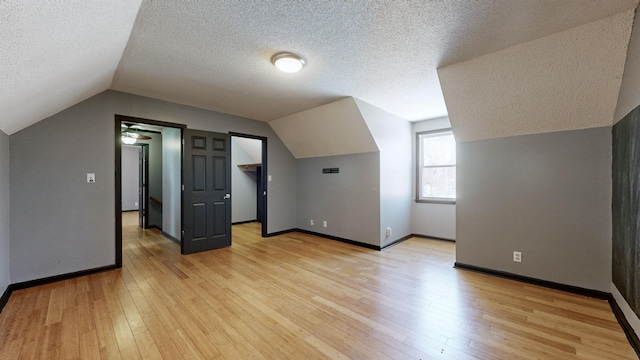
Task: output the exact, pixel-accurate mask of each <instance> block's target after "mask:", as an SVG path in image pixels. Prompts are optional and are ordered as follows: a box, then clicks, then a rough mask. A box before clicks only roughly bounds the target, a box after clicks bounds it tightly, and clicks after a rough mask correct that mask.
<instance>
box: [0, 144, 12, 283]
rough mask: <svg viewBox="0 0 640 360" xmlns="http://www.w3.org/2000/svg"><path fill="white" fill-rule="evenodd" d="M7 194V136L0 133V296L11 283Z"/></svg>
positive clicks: (8, 200)
mask: <svg viewBox="0 0 640 360" xmlns="http://www.w3.org/2000/svg"><path fill="white" fill-rule="evenodd" d="M9 192H10V191H9V136H8V135H7V134H5V133H4V132H2V131H0V294H3V293H4V292H5V290H6V289H7V286H9V284H10V283H11V275H10V267H9V264H10V256H9V254H10V251H11V249H10V240H9V239H10V233H11V231H10V227H9V218H10V207H9V203H10V199H9Z"/></svg>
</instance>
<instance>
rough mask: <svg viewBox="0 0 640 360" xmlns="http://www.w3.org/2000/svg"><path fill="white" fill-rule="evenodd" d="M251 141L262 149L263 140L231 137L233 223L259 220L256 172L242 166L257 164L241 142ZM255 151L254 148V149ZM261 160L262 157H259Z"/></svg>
mask: <svg viewBox="0 0 640 360" xmlns="http://www.w3.org/2000/svg"><path fill="white" fill-rule="evenodd" d="M245 140H250V141H251V142H253V143H255V144H256V145H257V148H258V149H260V147H261V146H262V141H261V140H256V139H245V138H243V139H241V141H240V142H239V141H238V137H236V136H232V137H231V221H232V222H234V223H236V222H242V221H253V220H256V218H257V205H256V204H257V201H258V199H257V187H258V183H257V181H256V172H255V171H244V170H242V169H240V168H239V167H238V165H241V164H256V163H259V162H260V161H259V160H258V161H256V160H255V159H254V157H253V156H251V155H250V154H249V153H247V151H246V150H245V147H244V146H242V144H241V142H243V141H245ZM252 149H253V147H252ZM258 158H260V156H258Z"/></svg>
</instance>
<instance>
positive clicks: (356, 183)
mask: <svg viewBox="0 0 640 360" xmlns="http://www.w3.org/2000/svg"><path fill="white" fill-rule="evenodd" d="M334 167H337V168H340V173H339V174H322V169H323V168H334ZM297 176H298V187H297V195H296V191H295V190H293V189H294V188H292V190H291V192H290V193H289V194H287V195H284V196H290V197H292V198H297V209H298V217H297V221H298V228H300V229H305V230H309V231H313V232H317V233H320V234H325V235H331V236H337V237H341V238H344V239H348V240H353V241H358V242H361V243H366V244H371V245H375V246H380V156H379V153H377V152H374V153H364V154H352V155H337V156H326V157H318V158H307V159H298V162H297ZM310 219H313V220H314V223H315V225H313V226H312V225H310V224H309V220H310ZM322 221H327V227H326V228H325V227H323V226H322Z"/></svg>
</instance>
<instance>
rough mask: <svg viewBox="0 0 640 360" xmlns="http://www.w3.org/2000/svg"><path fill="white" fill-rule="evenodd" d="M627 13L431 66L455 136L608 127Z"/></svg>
mask: <svg viewBox="0 0 640 360" xmlns="http://www.w3.org/2000/svg"><path fill="white" fill-rule="evenodd" d="M633 17H634V11H633V10H629V11H627V12H625V13H620V14H617V15H614V16H611V17H608V18H604V19H601V20H597V21H594V22H592V23H589V24H585V25H581V26H578V27H575V28H573V29H569V30H565V31H563V32H559V33H556V34H553V35H549V36H547V37H544V38H540V39H536V40H532V41H529V42H526V43H523V44H519V45H516V46H513V47H510V48H507V49H504V50H500V51H497V52H494V53H491V54H488V55H484V56H481V57H477V58H475V59H472V60H468V61H465V62H462V63H458V64H454V65H450V66H446V67H444V68H441V69H439V70H438V74H439V76H440V81H441V83H442V89H443V91H444V95H445V98H446V101H447V107H448V109H449V119H450V121H451V125H452V127H453V131H454V133H455V135H456V140H457V141H473V140H482V139H489V138H499V137H507V136H516V135H526V134H537V133H545V132H553V131H562V130H573V129H584V128H592V127H602V126H611V125H612V123H613V116H614V112H615V109H616V104H617V99H618V92H619V90H620V84H621V82H622V75H623V72H624V65H625V59H626V55H627V47H628V44H629V37H630V34H631V27H632V23H633ZM636 66H637V64H636Z"/></svg>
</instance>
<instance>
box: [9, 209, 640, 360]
mask: <svg viewBox="0 0 640 360" xmlns="http://www.w3.org/2000/svg"><path fill="white" fill-rule="evenodd" d="M135 215H136V214H135V213H133V214H125V221H124V223H125V224H126V225H125V226H124V239H125V240H124V245H123V248H124V250H123V258H124V266H123V268H122V269H120V270H114V271H109V272H104V273H100V274H95V275H91V276H86V277H81V278H76V279H72V280H67V281H64V282H59V283H54V284H49V285H45V286H40V287H36V288H31V289H26V290H21V291H17V292H14V294H13V295H12V296H11V299H10V300H9V303H8V304H7V306H6V307H5V309H4V311H3V312H2V313H1V314H0V359H14V358H16V359H34V358H37V359H99V358H101V359H119V358H121V359H141V358H144V359H160V358H163V359H423V360H426V359H510V360H511V359H636V356H635V353H634V351H633V350H632V349H631V347H630V345H629V344H628V342H627V340H626V338H625V335H624V333H623V332H622V330H621V329H620V326H619V325H618V323H617V322H616V320H615V318H614V316H613V314H612V312H611V310H610V308H609V306H608V304H607V303H606V302H605V301H601V300H594V299H590V298H585V297H581V296H576V295H572V294H567V293H563V292H559V291H553V290H549V289H544V288H539V287H536V286H531V285H526V284H522V283H518V282H513V281H508V280H504V279H499V278H494V277H489V276H485V275H481V274H476V273H472V272H467V271H463V270H456V269H453V268H452V265H453V262H454V253H455V245H454V244H452V243H449V242H442V241H432V240H425V239H410V240H408V241H405V242H403V243H401V244H399V245H397V246H394V247H392V248H389V249H387V250H385V251H382V252H378V251H373V250H368V249H364V248H360V247H356V246H351V245H347V244H343V243H340V242H336V241H331V240H326V239H322V238H317V237H314V236H310V235H305V234H299V233H291V234H287V235H282V236H277V237H272V238H266V239H262V238H260V236H259V226H258V225H257V224H245V225H240V226H235V227H234V228H233V232H234V239H233V246H232V247H230V248H226V249H221V250H216V251H212V252H207V253H200V254H194V255H188V256H181V255H180V254H179V248H178V245H176V244H175V243H173V242H171V241H169V240H166V239H165V238H163V237H162V236H161V235H159V233H158V232H157V231H142V230H139V229H138V228H137V226H136V225H135V221H136V220H135Z"/></svg>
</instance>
